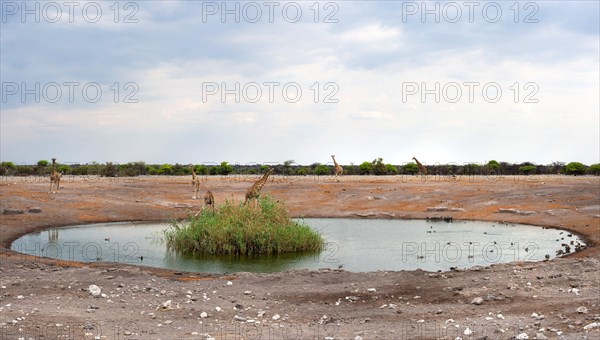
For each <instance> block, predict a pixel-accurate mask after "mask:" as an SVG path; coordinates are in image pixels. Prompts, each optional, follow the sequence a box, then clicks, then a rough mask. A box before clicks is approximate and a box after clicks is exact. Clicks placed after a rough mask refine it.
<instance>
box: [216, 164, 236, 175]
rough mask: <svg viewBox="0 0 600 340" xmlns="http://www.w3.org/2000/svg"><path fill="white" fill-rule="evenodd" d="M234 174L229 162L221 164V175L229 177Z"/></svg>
mask: <svg viewBox="0 0 600 340" xmlns="http://www.w3.org/2000/svg"><path fill="white" fill-rule="evenodd" d="M232 172H233V168H232V167H231V165H229V164H228V163H227V162H221V165H220V166H219V175H224V176H227V175H229V174H230V173H232Z"/></svg>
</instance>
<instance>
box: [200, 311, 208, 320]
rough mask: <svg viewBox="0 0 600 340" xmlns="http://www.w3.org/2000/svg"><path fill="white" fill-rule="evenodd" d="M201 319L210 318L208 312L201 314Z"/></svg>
mask: <svg viewBox="0 0 600 340" xmlns="http://www.w3.org/2000/svg"><path fill="white" fill-rule="evenodd" d="M200 317H201V318H202V319H206V318H207V317H208V314H207V313H206V312H202V313H200Z"/></svg>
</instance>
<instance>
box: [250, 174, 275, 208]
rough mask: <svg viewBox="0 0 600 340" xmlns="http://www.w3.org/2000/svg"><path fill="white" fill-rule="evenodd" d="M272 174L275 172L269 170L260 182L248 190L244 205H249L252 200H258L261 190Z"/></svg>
mask: <svg viewBox="0 0 600 340" xmlns="http://www.w3.org/2000/svg"><path fill="white" fill-rule="evenodd" d="M271 172H273V169H272V168H269V169H268V170H267V172H265V174H264V175H263V176H262V177H261V178H260V179H259V180H258V181H256V182H255V183H254V184H252V186H251V187H250V189H248V190H246V200H245V201H244V204H247V203H248V202H249V201H250V200H258V197H259V196H260V190H261V189H262V187H263V185H265V183H266V182H267V179H268V178H269V175H270V174H271Z"/></svg>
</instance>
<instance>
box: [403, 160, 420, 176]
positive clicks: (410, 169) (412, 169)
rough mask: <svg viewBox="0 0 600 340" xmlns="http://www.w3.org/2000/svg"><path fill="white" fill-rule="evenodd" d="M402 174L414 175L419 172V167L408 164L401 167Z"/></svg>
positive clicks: (411, 163)
mask: <svg viewBox="0 0 600 340" xmlns="http://www.w3.org/2000/svg"><path fill="white" fill-rule="evenodd" d="M402 172H403V173H405V174H411V175H414V174H416V173H418V172H419V167H418V166H417V163H413V162H410V163H407V164H404V165H403V166H402Z"/></svg>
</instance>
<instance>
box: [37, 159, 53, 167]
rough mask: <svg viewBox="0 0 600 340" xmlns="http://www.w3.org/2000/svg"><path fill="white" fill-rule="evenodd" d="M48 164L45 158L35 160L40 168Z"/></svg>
mask: <svg viewBox="0 0 600 340" xmlns="http://www.w3.org/2000/svg"><path fill="white" fill-rule="evenodd" d="M48 164H50V163H49V162H48V161H47V160H45V159H41V160H39V161H38V162H37V166H39V167H40V168H44V167H47V166H48Z"/></svg>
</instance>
